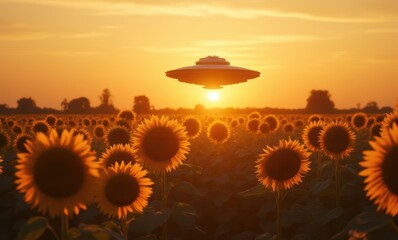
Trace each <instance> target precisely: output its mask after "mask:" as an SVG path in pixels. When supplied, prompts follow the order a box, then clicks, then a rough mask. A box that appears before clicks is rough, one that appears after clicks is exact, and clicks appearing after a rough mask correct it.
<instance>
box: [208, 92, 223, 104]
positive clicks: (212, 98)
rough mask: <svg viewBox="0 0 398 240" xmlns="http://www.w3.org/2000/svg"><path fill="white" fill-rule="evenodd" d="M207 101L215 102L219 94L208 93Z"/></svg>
mask: <svg viewBox="0 0 398 240" xmlns="http://www.w3.org/2000/svg"><path fill="white" fill-rule="evenodd" d="M207 99H209V101H211V102H217V101H218V100H219V99H220V94H219V93H218V92H216V91H211V92H208V93H207Z"/></svg>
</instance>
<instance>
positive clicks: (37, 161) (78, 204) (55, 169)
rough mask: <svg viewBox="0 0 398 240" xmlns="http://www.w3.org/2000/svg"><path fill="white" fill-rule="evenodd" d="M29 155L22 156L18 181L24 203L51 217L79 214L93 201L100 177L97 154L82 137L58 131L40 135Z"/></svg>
mask: <svg viewBox="0 0 398 240" xmlns="http://www.w3.org/2000/svg"><path fill="white" fill-rule="evenodd" d="M25 146H26V149H27V150H28V152H27V153H19V154H18V160H17V162H18V163H17V166H16V169H17V170H16V173H15V175H16V177H17V180H16V181H15V183H16V185H17V190H18V191H19V192H22V193H24V195H25V196H24V199H25V202H27V203H28V204H30V205H31V206H32V207H37V208H38V211H39V212H41V213H43V214H46V213H47V212H48V213H49V214H50V216H51V217H54V216H58V215H61V214H66V215H69V214H72V213H74V214H78V213H79V209H80V208H83V209H85V208H86V207H85V206H86V205H85V203H87V202H89V201H91V198H92V196H93V191H92V190H93V186H95V182H96V181H97V178H98V164H97V163H96V158H95V153H94V152H93V151H91V149H90V146H89V145H88V144H87V142H86V141H84V140H83V136H82V135H77V136H73V131H71V132H68V131H66V130H65V131H63V132H62V135H61V136H60V137H59V136H58V134H57V132H56V131H55V130H51V132H50V134H49V136H47V135H45V134H43V133H40V132H39V133H37V135H36V139H35V141H27V143H26V145H25Z"/></svg>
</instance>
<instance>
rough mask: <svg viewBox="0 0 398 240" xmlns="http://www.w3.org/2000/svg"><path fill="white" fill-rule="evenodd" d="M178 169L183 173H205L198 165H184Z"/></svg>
mask: <svg viewBox="0 0 398 240" xmlns="http://www.w3.org/2000/svg"><path fill="white" fill-rule="evenodd" d="M178 169H179V170H181V171H184V170H185V171H191V172H193V173H196V174H202V172H203V168H202V167H200V166H198V165H193V164H187V163H185V164H182V165H181V166H180V167H179V168H178Z"/></svg>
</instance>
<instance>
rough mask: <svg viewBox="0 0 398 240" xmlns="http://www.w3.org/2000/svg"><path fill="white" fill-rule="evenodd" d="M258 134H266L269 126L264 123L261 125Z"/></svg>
mask: <svg viewBox="0 0 398 240" xmlns="http://www.w3.org/2000/svg"><path fill="white" fill-rule="evenodd" d="M259 129H260V132H262V133H264V134H268V133H269V131H270V129H269V124H268V123H266V122H263V123H261V125H260V127H259Z"/></svg>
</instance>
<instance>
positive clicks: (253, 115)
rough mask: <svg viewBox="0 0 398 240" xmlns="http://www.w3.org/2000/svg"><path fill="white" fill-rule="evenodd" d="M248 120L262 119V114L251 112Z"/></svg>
mask: <svg viewBox="0 0 398 240" xmlns="http://www.w3.org/2000/svg"><path fill="white" fill-rule="evenodd" d="M247 118H248V119H260V118H261V114H260V113H259V112H257V111H254V112H251V113H250V114H249V116H247Z"/></svg>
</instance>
